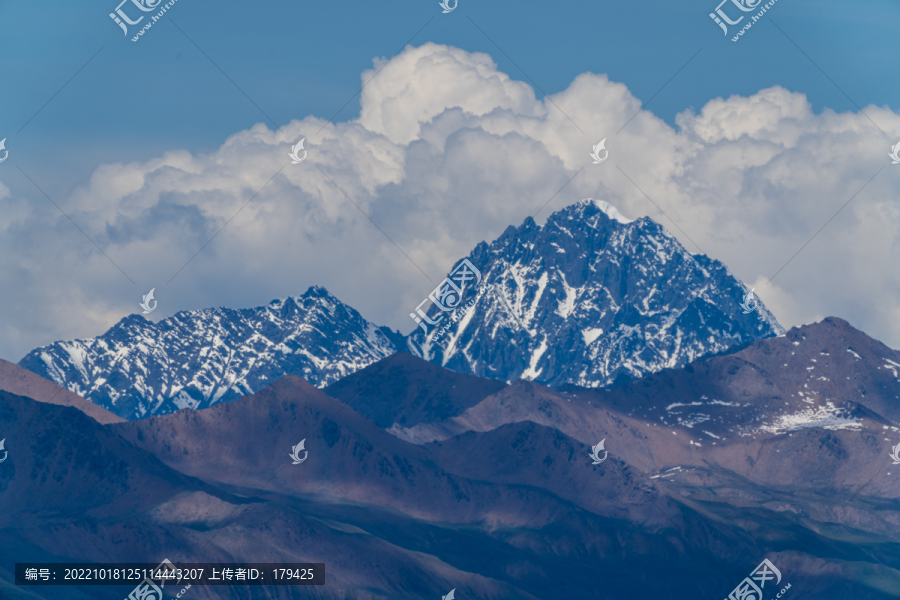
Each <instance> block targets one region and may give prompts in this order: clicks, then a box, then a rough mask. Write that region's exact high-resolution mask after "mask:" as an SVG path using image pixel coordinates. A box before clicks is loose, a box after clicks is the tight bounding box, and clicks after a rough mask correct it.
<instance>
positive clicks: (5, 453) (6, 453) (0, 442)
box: [0, 438, 9, 463]
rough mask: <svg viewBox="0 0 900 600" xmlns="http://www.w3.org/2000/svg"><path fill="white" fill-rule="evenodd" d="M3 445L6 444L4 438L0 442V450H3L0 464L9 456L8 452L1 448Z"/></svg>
mask: <svg viewBox="0 0 900 600" xmlns="http://www.w3.org/2000/svg"><path fill="white" fill-rule="evenodd" d="M5 443H6V438H3V439H2V440H0V450H3V458H0V463H2V462H3V461H4V460H6V457H7V456H8V455H9V452H7V451H6V449H5V448H4V447H3V444H5Z"/></svg>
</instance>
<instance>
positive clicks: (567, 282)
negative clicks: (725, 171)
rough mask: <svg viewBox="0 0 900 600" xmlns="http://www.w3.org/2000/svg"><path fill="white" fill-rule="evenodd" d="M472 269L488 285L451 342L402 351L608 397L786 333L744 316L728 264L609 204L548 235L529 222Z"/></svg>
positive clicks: (586, 204) (564, 216) (423, 342)
mask: <svg viewBox="0 0 900 600" xmlns="http://www.w3.org/2000/svg"><path fill="white" fill-rule="evenodd" d="M468 260H469V261H470V262H471V263H472V264H473V265H474V266H475V267H476V268H477V269H479V270H480V272H481V275H482V280H481V282H480V284H479V285H478V291H476V288H475V287H473V286H471V285H470V287H469V288H468V289H466V290H465V292H464V295H463V299H462V302H461V303H460V305H461V306H462V305H465V304H467V303H469V302H471V301H473V300H474V305H473V306H472V307H471V308H469V309H467V310H458V311H457V313H456V314H454V316H453V317H452V318H455V319H456V322H455V323H451V326H450V328H449V329H448V330H447V331H446V332H445V333H443V334H441V326H443V325H444V324H446V323H448V322H449V321H450V319H444V321H443V322H442V323H441V325H440V326H437V327H432V328H430V329H429V331H428V333H427V334H426V333H425V332H424V331H423V330H422V329H421V328H420V329H416V330H415V331H414V332H413V333H412V334H411V335H410V336H409V338H408V341H407V345H408V349H409V350H410V352H412V353H414V354H417V355H418V356H421V357H423V358H425V359H426V360H429V361H432V362H435V363H437V364H440V365H442V366H445V367H447V368H449V369H452V370H454V371H457V372H460V373H469V374H473V375H479V376H481V377H490V378H494V379H500V380H504V381H515V380H517V379H520V378H521V379H528V380H535V381H539V382H542V383H545V384H548V385H561V384H566V383H569V384H574V385H578V386H582V387H602V386H608V385H611V384H613V383H614V382H616V381H617V380H619V381H625V380H628V379H632V378H636V377H641V376H643V375H645V374H648V373H653V372H657V371H659V370H661V369H664V368H674V367H679V366H682V365H684V364H686V363H688V362H690V361H692V360H694V359H695V358H698V357H700V356H704V355H709V354H714V353H719V352H722V351H724V350H727V349H728V348H730V347H732V346H736V345H743V344H746V343H749V342H752V341H754V340H757V339H760V338H765V337H770V336H773V335H779V334H782V333H784V330H783V329H782V328H781V326H780V325H779V324H778V322H777V321H776V320H775V318H774V317H773V316H772V314H771V313H770V312H769V311H768V310H767V309H766V308H765V307H764V306H763V305H762V304H761V303H760V305H759V308H758V310H757V311H756V312H753V313H750V314H748V315H745V314H743V311H742V310H741V309H740V307H739V304H740V302H741V301H742V299H743V297H744V295H745V294H746V292H747V291H748V290H747V289H746V288H745V287H744V285H743V284H742V283H741V282H740V281H738V280H737V279H736V278H735V277H734V276H733V275H732V274H731V273H730V272H729V271H728V269H727V268H726V267H725V266H724V265H723V264H722V263H720V262H718V261H715V260H711V259H709V258H707V257H706V256H704V255H701V254H697V255H693V254H690V253H689V252H687V251H686V250H685V249H684V247H682V246H681V244H680V243H679V242H678V241H677V240H676V239H675V238H674V237H673V236H672V235H671V234H669V233H668V232H667V231H666V230H665V229H664V228H663V227H661V226H660V225H659V224H657V223H655V222H654V221H652V220H651V219H649V218H647V217H644V218H641V219H638V220H636V221H630V220H628V219H626V218H625V217H623V216H622V215H621V214H620V213H619V212H618V211H617V210H616V209H615V208H613V207H611V206H610V205H608V204H607V203H605V202H599V201H595V200H583V201H581V202H579V203H577V204H574V205H571V206H568V207H566V208H564V209H562V210H560V211H558V212H556V213H554V214H553V215H552V216H551V217H550V218H549V219H548V221H547V223H546V225H544V226H543V227H540V226H538V225H537V224H536V223H535V222H534V220H533V219H531V218H530V217H529V218H528V219H526V220H525V222H524V223H523V224H522V226H521V227H519V228H518V229H516V228H514V227H509V228H508V229H507V230H506V231H505V232H504V233H503V235H501V236H500V237H499V238H498V239H497V240H495V241H494V242H492V243H491V244H486V243H483V242H482V243H481V244H479V245H478V246H477V247H476V248H475V250H473V252H472V253H471V254H470V255H469V257H468ZM470 283H471V282H470ZM478 293H481V294H482V295H481V296H480V297H478V298H477V300H475V298H476V297H477V294H478ZM441 314H448V315H449V314H450V313H442V312H441V311H440V310H439V309H438V308H437V307H435V306H431V308H430V309H429V311H428V316H429V317H430V318H431V319H432V320H436V319H437V318H438V317H439V316H440V315H441Z"/></svg>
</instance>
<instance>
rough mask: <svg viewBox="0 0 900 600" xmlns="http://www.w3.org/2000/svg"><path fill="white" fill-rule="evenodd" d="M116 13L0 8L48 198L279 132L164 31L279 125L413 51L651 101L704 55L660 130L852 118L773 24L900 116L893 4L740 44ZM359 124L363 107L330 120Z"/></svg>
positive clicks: (413, 8) (338, 97)
mask: <svg viewBox="0 0 900 600" xmlns="http://www.w3.org/2000/svg"><path fill="white" fill-rule="evenodd" d="M116 4H117V3H116V2H112V1H107V0H99V1H98V0H90V1H87V2H78V3H71V2H49V3H45V2H42V3H34V2H21V1H19V2H11V1H9V0H4V1H3V2H0V36H2V39H3V40H4V42H5V44H4V46H5V47H6V48H7V52H6V54H5V57H3V58H2V59H0V60H2V63H0V73H2V80H3V83H4V84H3V88H4V90H5V92H4V94H3V96H4V98H3V103H2V106H3V110H2V112H0V135H4V136H6V137H7V148H10V149H12V151H13V152H15V155H16V160H17V161H19V164H20V165H22V166H23V168H24V166H25V165H28V166H29V168H30V171H33V172H35V173H37V174H38V175H39V176H41V177H42V178H44V179H45V180H46V181H48V185H50V186H51V189H54V190H58V191H65V190H67V189H68V188H67V186H70V185H72V184H73V183H74V182H75V181H77V180H79V179H83V178H85V177H87V176H88V175H89V174H90V172H91V171H92V170H93V169H94V167H95V166H96V165H97V164H98V163H100V162H104V161H113V160H130V159H134V160H142V159H146V158H148V157H150V156H153V155H156V154H159V153H160V152H162V151H164V150H167V149H171V148H185V149H187V150H190V151H192V152H194V151H206V150H210V149H212V148H214V147H217V146H218V145H219V144H220V143H221V142H222V141H223V140H224V139H225V138H226V137H227V136H228V135H230V134H231V133H233V132H235V131H238V130H241V129H245V128H247V127H250V126H252V125H253V124H254V123H257V122H260V121H264V122H266V123H267V124H268V125H269V126H270V127H273V126H274V125H273V124H272V122H270V121H268V119H266V118H265V117H264V116H263V114H262V113H261V112H260V111H259V110H258V109H257V108H256V107H255V106H253V104H252V103H251V102H250V101H249V100H248V99H247V98H246V97H245V96H244V95H243V94H242V93H241V92H240V91H239V90H238V89H237V88H236V87H235V86H234V85H233V84H232V83H230V82H229V81H228V79H227V78H226V77H225V75H223V73H222V72H220V71H219V70H218V69H217V68H216V67H215V66H213V64H212V63H211V62H210V60H208V59H207V58H206V57H205V56H203V54H202V53H201V51H200V50H198V48H197V47H196V46H194V44H192V43H191V42H190V41H189V40H188V39H187V37H186V36H185V35H184V34H182V33H181V31H179V30H178V28H176V27H175V26H174V25H173V24H172V23H170V22H166V21H168V20H170V19H171V20H173V21H174V22H175V23H177V24H178V25H179V26H180V27H181V28H182V29H183V30H184V32H185V33H186V34H187V35H188V36H190V38H191V39H192V40H193V41H194V42H195V43H196V45H197V46H199V48H200V49H202V51H203V52H205V53H206V54H207V55H209V57H210V58H211V59H212V60H213V61H215V63H216V64H217V65H218V66H219V67H220V68H221V69H222V71H224V73H225V74H227V76H228V77H230V78H231V79H232V80H234V82H235V83H236V84H237V85H238V86H239V87H240V88H241V89H242V90H243V91H244V92H245V93H246V94H247V95H248V96H249V97H250V98H252V99H253V101H255V102H256V104H258V105H259V107H260V108H261V109H262V110H263V111H265V113H266V114H267V115H269V116H270V117H271V118H272V119H273V120H274V122H275V123H277V124H278V125H283V124H284V123H286V122H288V121H290V120H291V119H294V118H302V117H304V116H307V115H310V114H313V115H317V116H320V117H321V116H325V118H328V117H330V116H331V115H332V114H334V113H336V112H337V111H338V110H339V109H340V107H341V106H343V105H344V104H345V103H346V102H347V100H348V99H350V98H351V97H352V96H353V95H354V94H355V93H356V92H357V90H358V89H359V87H360V73H361V72H362V71H363V70H365V69H367V68H370V67H371V65H372V62H371V61H372V59H373V58H374V57H390V56H392V55H393V54H394V53H396V52H397V51H398V50H399V49H400V48H401V47H402V46H403V45H404V43H405V42H406V41H407V40H410V39H412V44H413V45H419V44H421V43H423V42H426V41H433V42H437V43H443V44H448V45H452V46H456V47H459V48H462V49H465V50H469V51H479V52H486V53H488V54H490V55H491V57H492V58H493V59H494V60H495V61H496V62H497V64H498V66H499V68H500V70H501V71H503V72H505V73H508V74H509V75H510V76H511V77H512V78H514V79H519V80H523V81H528V78H527V77H526V75H525V74H526V73H527V76H528V77H530V78H531V79H532V80H533V81H534V82H535V83H536V84H537V85H538V86H539V87H540V89H542V90H544V91H545V92H547V93H550V94H553V93H556V92H559V91H560V90H562V89H564V88H565V87H566V86H567V85H568V84H569V82H570V81H572V79H573V78H574V77H575V76H576V75H578V74H579V73H583V72H587V71H590V72H594V73H607V74H608V75H609V77H610V79H611V80H614V81H619V82H622V83H624V84H626V85H627V86H628V88H629V89H630V90H631V91H632V93H633V94H634V95H635V96H637V97H638V98H640V99H641V100H643V101H646V100H648V99H650V97H651V96H653V94H655V93H656V92H657V91H658V90H659V89H660V88H661V87H662V86H663V85H664V84H665V83H666V81H668V80H669V79H670V78H671V77H672V76H673V75H674V74H675V73H676V72H677V71H678V70H679V69H681V68H682V66H683V65H684V64H685V63H686V62H687V61H688V60H689V59H690V57H691V56H693V55H694V54H695V53H697V52H698V51H699V50H700V49H701V48H702V51H700V53H699V54H698V55H697V56H696V58H694V60H692V61H691V62H690V64H688V66H687V67H684V69H683V70H682V71H681V73H680V74H679V75H678V76H677V77H675V79H673V80H672V81H671V83H669V84H668V85H667V86H666V87H665V89H663V91H662V92H660V93H659V94H658V95H657V96H656V97H655V98H653V100H652V102H651V103H650V105H649V107H648V109H649V110H652V112H654V114H656V115H658V116H659V117H661V118H663V119H665V120H666V121H667V122H669V123H673V120H674V117H675V115H676V114H677V113H678V112H680V111H682V110H684V109H685V108H689V107H700V106H702V105H703V104H705V103H706V102H707V101H708V100H710V99H711V98H715V97H718V96H722V97H728V96H729V95H732V94H741V95H749V94H752V93H754V92H756V91H758V90H760V89H763V88H766V87H769V86H772V85H781V86H784V87H785V88H787V89H789V90H792V91H800V92H803V93H805V94H806V95H807V96H808V98H809V99H810V101H811V103H812V105H813V109H814V110H815V111H817V112H818V111H821V110H822V108H823V107H830V108H832V109H835V110H838V111H842V110H849V109H852V108H854V107H853V104H851V102H850V100H848V98H847V97H846V96H845V95H844V94H843V93H842V92H841V91H840V90H838V88H837V87H836V86H835V85H833V84H832V83H831V82H830V81H829V80H828V78H827V77H826V76H825V75H823V73H822V72H821V71H819V70H818V69H817V68H816V67H815V66H814V65H813V64H812V63H811V62H810V60H809V59H807V58H806V57H805V56H804V55H803V54H802V53H801V51H800V50H798V49H797V47H795V46H794V45H793V44H792V43H791V42H790V41H789V40H788V39H787V38H786V37H785V35H783V34H782V33H781V32H780V31H779V30H778V29H777V28H776V27H775V26H774V25H773V24H772V23H771V22H769V21H771V20H774V22H775V23H777V25H778V26H780V27H781V28H782V29H783V30H784V32H785V33H786V34H787V35H788V36H790V37H791V39H793V40H794V42H796V44H797V46H799V48H800V49H802V51H803V52H805V53H806V54H807V55H809V57H810V58H812V60H813V61H815V63H816V64H818V65H819V67H821V69H822V70H823V71H824V72H825V74H827V76H828V77H830V78H831V79H832V80H833V81H834V82H835V83H836V84H837V85H838V86H840V88H841V89H843V90H844V92H846V94H847V95H848V96H849V97H850V98H851V99H852V100H853V101H854V102H855V103H856V104H857V105H858V106H866V105H867V104H870V103H874V104H876V105H879V106H881V105H889V106H891V107H892V108H894V109H897V108H898V106H900V79H898V78H897V77H896V60H897V57H896V51H895V49H896V32H897V30H898V27H900V4H898V3H897V2H894V1H889V0H879V1H866V2H855V3H848V2H836V1H833V0H831V1H816V2H813V1H811V0H807V1H802V0H779V1H778V2H777V3H776V4H775V6H774V7H773V8H772V9H771V10H770V11H769V13H768V14H767V15H766V16H765V17H764V18H763V20H764V21H765V22H763V23H761V24H759V25H757V26H755V27H754V28H753V29H752V30H751V31H750V32H748V34H747V35H745V36H744V37H742V38H741V40H740V41H739V42H738V43H733V42H731V41H729V39H728V38H725V37H724V36H723V34H722V32H721V30H720V29H719V28H718V27H717V26H716V25H715V24H714V23H713V22H712V20H711V19H710V18H709V17H708V16H707V15H708V13H710V12H712V9H714V8H715V5H716V2H712V1H706V0H700V1H697V0H685V1H682V2H670V1H666V2H662V1H653V0H649V1H646V2H608V1H592V2H579V1H575V2H536V1H532V0H523V1H521V2H490V3H484V2H473V1H471V0H461V1H460V4H459V6H458V8H457V10H455V11H454V12H452V13H450V14H447V15H443V14H441V12H440V10H439V8H438V6H437V1H436V0H417V1H415V2H413V1H395V2H350V3H346V2H310V1H299V2H283V1H264V2H236V1H234V0H220V1H218V2H212V1H211V0H178V2H177V3H176V4H175V5H174V6H173V7H172V9H171V10H170V11H169V12H168V13H167V14H166V15H165V16H164V17H163V22H162V23H161V24H158V25H156V26H155V27H154V28H153V29H152V30H150V31H148V33H147V35H145V36H144V37H142V38H141V40H140V41H139V42H138V43H132V42H131V41H129V38H126V37H124V36H123V34H122V32H121V30H120V29H119V28H118V27H117V26H116V25H115V23H113V21H112V20H111V19H110V18H109V17H108V16H107V14H108V13H109V12H112V9H113V8H115V5H116ZM127 5H128V6H130V3H128V4H127ZM729 6H730V3H729ZM132 10H134V9H133V8H132ZM732 11H733V12H735V11H734V9H732ZM148 14H152V13H148ZM750 14H752V13H750ZM470 19H471V21H470ZM429 20H430V21H429ZM472 21H474V23H476V24H477V25H478V26H479V27H481V28H482V29H483V30H484V32H485V33H486V34H487V35H488V36H490V38H491V39H492V40H493V41H494V42H495V43H496V44H497V46H499V47H500V48H501V49H502V50H503V52H505V53H506V54H507V55H508V56H509V57H510V59H512V61H514V62H515V64H513V63H512V62H511V61H510V60H509V59H507V58H506V57H505V56H504V55H503V53H501V52H500V51H499V50H498V49H497V46H495V45H494V44H493V43H492V42H491V41H489V40H488V39H487V38H486V37H485V35H484V34H482V33H481V32H480V31H479V30H478V29H477V28H476V27H475V26H474V25H473V22H472ZM426 23H428V24H427V25H425V24H426ZM423 25H425V27H424V29H422V30H421V32H420V33H419V34H418V35H415V34H416V32H417V31H418V30H419V29H420V28H422V27H423ZM101 48H102V50H101ZM98 51H100V53H99V54H97V56H96V57H95V58H94V59H93V61H91V63H90V64H89V65H88V66H87V67H84V69H83V70H82V71H81V73H80V74H79V75H77V76H76V77H75V78H74V79H73V80H72V81H71V83H69V84H68V85H67V86H66V87H65V88H64V89H63V90H62V91H61V92H59V94H58V95H57V96H56V97H55V98H54V99H53V100H52V101H51V102H50V103H49V104H48V105H47V106H46V107H45V108H44V109H43V110H42V111H41V112H40V113H39V114H38V115H37V116H36V117H34V118H33V119H32V116H33V115H34V113H36V112H37V111H38V110H39V109H41V107H42V106H43V105H44V104H45V103H46V102H47V101H48V99H50V98H51V97H52V96H53V95H54V94H55V93H57V91H58V90H59V88H60V87H62V86H63V84H65V82H66V81H68V80H69V79H70V78H71V77H72V76H73V75H74V74H75V73H76V72H77V71H78V70H79V69H80V68H82V66H83V65H84V64H85V63H86V62H87V61H88V60H89V59H90V58H91V56H93V55H94V54H95V53H97V52H98ZM516 65H517V66H518V68H517V66H516ZM523 71H524V72H523ZM538 95H540V92H538ZM358 114H359V104H358V98H357V99H354V100H353V101H351V102H350V103H349V104H348V105H347V106H346V108H344V109H343V110H342V111H341V112H340V113H339V114H338V115H337V120H348V119H351V118H354V117H356V116H358ZM29 119H32V120H31V122H30V123H28V125H27V126H26V127H25V128H24V129H22V130H21V133H18V134H17V133H16V132H17V131H19V130H20V128H22V126H23V125H24V124H25V123H26V122H27V121H28V120H29ZM4 180H5V181H8V179H7V178H5V179H4ZM10 183H11V184H12V185H15V184H16V182H10ZM8 185H9V184H8ZM48 193H49V192H48Z"/></svg>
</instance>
